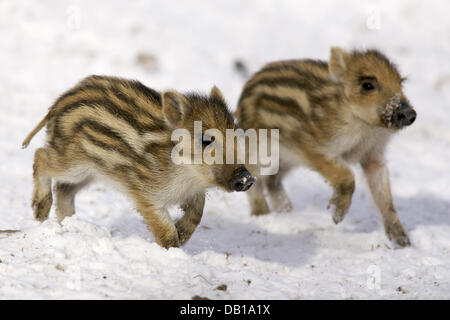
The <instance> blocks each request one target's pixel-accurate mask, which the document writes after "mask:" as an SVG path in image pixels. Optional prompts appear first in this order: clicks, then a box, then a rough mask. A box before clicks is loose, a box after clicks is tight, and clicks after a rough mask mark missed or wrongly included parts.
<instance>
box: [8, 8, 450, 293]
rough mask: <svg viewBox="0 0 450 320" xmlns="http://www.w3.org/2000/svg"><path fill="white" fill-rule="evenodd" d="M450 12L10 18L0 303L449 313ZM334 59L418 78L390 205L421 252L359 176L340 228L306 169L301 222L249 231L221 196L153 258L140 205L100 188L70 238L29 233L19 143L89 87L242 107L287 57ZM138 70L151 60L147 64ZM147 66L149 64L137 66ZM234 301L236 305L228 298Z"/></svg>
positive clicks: (41, 228)
mask: <svg viewBox="0 0 450 320" xmlns="http://www.w3.org/2000/svg"><path fill="white" fill-rule="evenodd" d="M449 9H450V4H449V2H448V1H395V2H394V1H367V2H362V1H345V2H343V1H331V0H328V1H325V0H321V1H319V0H315V1H309V2H307V1H268V0H267V1H265V0H251V1H250V0H247V1H230V0H227V1H225V0H223V1H222V0H215V1H207V0H203V1H182V0H178V1H170V2H167V1H132V2H131V1H129V2H124V1H106V0H103V1H76V0H73V1H71V2H70V4H68V3H67V2H63V1H56V0H54V1H50V0H46V1H44V0H43V1H39V4H37V3H35V2H34V1H17V0H10V1H5V0H3V1H0V39H1V47H0V58H1V60H0V65H1V72H0V137H1V138H0V150H1V153H0V155H1V157H0V160H1V166H0V177H1V181H2V188H0V201H1V202H0V205H1V208H2V209H1V210H0V230H8V229H10V230H11V229H12V230H14V229H16V230H21V232H18V233H5V232H0V298H2V299H6V298H10V299H27V298H30V299H48V298H51V299H61V298H69V299H82V298H85V299H112V298H123V299H190V298H191V297H192V296H194V295H199V296H203V297H208V298H211V299H323V298H332V299H417V298H421V299H437V298H446V299H448V298H450V255H449V249H450V215H449V212H450V166H449V163H450V120H449V118H450V114H449V110H450V109H449V103H450V60H449V57H450V20H449V19H448V12H449ZM333 45H339V46H342V47H344V48H354V47H356V48H368V47H377V48H379V49H381V50H383V51H385V52H386V54H387V55H388V56H389V57H391V58H392V59H393V60H394V61H395V62H396V63H397V64H398V65H399V67H400V70H401V71H402V72H403V74H404V75H406V76H408V77H409V81H408V82H407V83H406V94H407V95H408V97H409V99H410V100H411V101H412V103H413V105H414V106H415V108H416V110H417V113H418V118H417V121H416V123H414V125H413V126H412V127H411V128H408V129H406V130H404V131H403V132H401V133H400V134H399V135H398V136H397V137H396V138H395V139H394V140H393V141H392V143H391V144H390V147H389V150H388V163H389V168H390V172H391V183H392V189H393V190H392V191H393V195H394V202H395V205H396V208H397V211H398V212H399V216H400V219H401V220H402V222H403V224H404V226H405V228H406V229H407V231H408V232H409V235H410V238H411V242H412V247H410V248H406V249H399V250H394V249H393V247H392V245H391V244H390V242H389V241H388V240H387V238H386V237H385V235H384V231H383V228H382V226H381V221H380V218H379V216H378V213H377V211H376V210H375V209H374V206H373V205H372V201H371V198H370V194H369V193H368V191H367V187H366V185H365V182H364V179H363V177H362V174H361V171H360V169H358V168H355V172H356V176H357V191H356V193H355V195H354V198H353V204H352V207H351V209H350V212H349V214H348V215H347V217H346V219H345V220H344V221H343V222H342V223H341V224H340V225H337V226H336V225H334V223H333V222H332V219H331V214H330V212H328V211H327V210H326V205H327V203H328V200H329V198H330V196H331V189H330V188H329V187H328V186H327V184H326V183H325V182H324V181H323V179H322V178H321V177H319V176H318V175H317V174H316V173H313V172H311V171H307V170H302V169H299V170H297V171H295V172H294V173H293V174H291V175H290V176H289V177H288V179H287V180H286V181H285V184H286V187H287V188H288V193H289V195H290V197H291V199H292V201H293V204H294V208H295V210H294V212H292V213H289V214H280V213H273V214H270V215H268V216H264V217H258V218H256V217H251V216H250V215H249V208H248V203H247V199H246V196H245V194H243V193H233V194H225V193H223V192H221V191H217V190H211V192H210V193H209V195H208V198H207V204H206V209H205V213H204V218H203V220H202V222H201V225H200V226H199V228H198V229H197V231H196V232H195V233H194V235H193V237H192V239H191V240H190V242H189V243H188V244H187V245H186V246H185V247H183V248H180V249H170V250H165V249H162V248H160V247H159V246H158V245H157V244H155V242H154V240H153V236H152V235H151V233H149V232H148V231H147V229H146V227H145V225H144V223H143V220H142V219H141V217H140V216H139V214H138V213H137V212H136V211H135V210H134V209H133V205H132V203H131V202H130V201H129V200H128V199H126V198H125V197H124V196H123V195H121V194H120V193H118V192H115V191H114V190H112V189H110V188H109V187H108V186H106V185H101V184H96V185H92V186H91V187H89V188H88V189H87V190H86V191H83V192H82V193H80V195H79V196H78V198H77V203H76V205H77V214H76V215H75V216H74V217H72V218H69V219H66V220H65V221H64V222H63V223H62V225H60V224H58V223H57V222H56V217H55V214H54V211H53V209H52V212H51V216H50V219H49V220H47V221H46V222H44V223H38V222H36V221H34V220H33V218H32V211H31V208H30V197H31V190H32V162H33V153H34V150H35V149H36V148H38V147H39V146H41V145H42V144H43V141H44V136H45V133H44V130H43V131H42V132H40V133H39V134H38V135H37V136H36V137H35V139H34V140H33V141H32V143H31V145H30V146H29V147H28V149H26V150H22V149H21V148H20V145H21V142H22V140H23V138H24V137H25V136H26V135H27V134H28V132H29V131H30V130H31V129H32V128H33V127H34V126H35V125H36V124H37V123H38V122H39V121H40V119H41V118H42V117H43V116H44V114H45V113H46V110H47V108H48V107H49V106H50V105H51V103H52V102H53V100H54V99H56V97H57V96H58V95H59V94H61V93H62V92H63V91H64V90H66V89H68V88H69V87H70V86H72V85H74V84H75V83H76V82H77V81H78V80H80V79H81V78H83V77H84V76H87V75H89V74H93V73H97V74H110V75H116V76H122V77H129V78H136V79H139V80H141V81H142V82H143V83H145V84H146V85H148V86H150V87H152V88H155V89H158V90H163V89H169V88H176V89H178V90H181V91H185V90H199V91H204V92H206V91H208V90H209V89H210V88H211V87H212V86H213V84H216V85H217V86H218V87H219V88H220V89H221V90H222V91H223V93H224V94H225V96H226V97H227V99H228V101H229V103H230V105H231V106H232V108H233V109H234V108H235V105H236V102H237V99H238V97H239V94H240V90H241V89H242V86H243V84H244V79H242V78H241V77H240V76H239V75H238V74H237V73H236V72H235V71H234V70H233V68H232V66H233V62H234V59H236V58H239V59H242V60H243V61H244V62H245V63H246V64H247V65H248V67H249V69H250V71H256V70H257V69H258V68H260V67H261V66H262V65H263V64H264V63H266V62H268V61H271V60H279V59H286V58H300V57H309V58H320V59H327V57H328V54H329V49H330V47H331V46H333ZM138 56H140V59H138V58H137V57H138ZM138 60H139V61H140V62H138ZM222 284H226V285H227V290H226V291H222V290H216V288H217V286H219V285H222Z"/></svg>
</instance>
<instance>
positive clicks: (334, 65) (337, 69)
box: [328, 47, 350, 82]
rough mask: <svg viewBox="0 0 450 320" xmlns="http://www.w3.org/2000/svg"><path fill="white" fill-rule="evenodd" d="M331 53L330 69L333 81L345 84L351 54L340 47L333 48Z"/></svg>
mask: <svg viewBox="0 0 450 320" xmlns="http://www.w3.org/2000/svg"><path fill="white" fill-rule="evenodd" d="M330 53H331V55H330V62H329V64H328V69H329V71H330V76H331V79H332V80H333V81H335V82H344V81H345V72H346V71H347V65H348V62H349V60H350V54H349V53H348V52H347V51H345V50H343V49H341V48H339V47H333V48H331V52H330Z"/></svg>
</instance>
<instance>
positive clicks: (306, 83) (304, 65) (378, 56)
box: [236, 47, 416, 246]
mask: <svg viewBox="0 0 450 320" xmlns="http://www.w3.org/2000/svg"><path fill="white" fill-rule="evenodd" d="M403 82H404V78H402V76H401V75H400V73H399V71H398V69H397V67H396V66H395V65H394V64H393V63H392V62H391V61H390V60H389V59H388V58H387V57H386V56H385V55H384V54H382V53H381V52H380V51H378V50H366V51H352V52H347V51H345V50H343V49H341V48H337V47H334V48H332V49H331V56H330V59H329V61H328V62H326V61H318V60H308V59H305V60H290V61H279V62H274V63H270V64H268V65H266V66H265V67H263V69H262V70H260V71H259V72H257V73H255V74H254V75H253V76H252V77H251V79H250V80H249V81H248V82H247V83H246V85H245V87H244V89H243V92H242V94H241V96H240V99H239V104H238V109H237V111H236V117H237V118H238V120H239V122H240V125H241V126H242V127H243V128H244V129H249V128H255V129H257V128H279V130H280V131H279V133H280V170H279V172H278V174H276V175H272V176H265V177H261V179H258V181H257V182H256V184H255V186H254V187H253V188H252V189H251V190H250V191H249V193H248V196H249V200H250V205H251V210H252V214H254V215H261V214H266V213H268V212H269V211H270V210H269V205H268V203H267V202H266V199H265V196H264V192H266V193H267V194H268V196H269V199H270V204H271V206H272V209H273V210H275V211H289V210H291V209H292V205H291V202H290V200H289V199H288V197H287V196H286V193H285V190H284V189H283V186H282V179H283V177H284V176H285V175H286V174H287V173H288V172H289V171H290V170H291V169H292V168H295V167H297V166H298V165H300V164H302V165H305V166H307V167H309V168H311V169H312V170H315V171H317V172H318V173H320V174H321V175H322V176H323V177H324V178H325V179H326V180H327V181H328V182H329V184H330V185H331V186H332V188H333V190H334V194H333V196H332V198H331V200H330V203H329V205H330V206H331V207H332V208H333V220H334V222H335V223H339V222H341V221H342V219H343V218H344V216H345V214H346V213H347V212H348V210H349V207H350V204H351V201H352V195H353V191H354V189H355V179H354V176H353V173H352V171H351V170H350V168H349V166H348V164H350V163H359V164H361V166H362V168H363V170H364V173H365V176H366V178H367V181H368V184H369V187H370V190H371V193H372V196H373V199H374V201H375V203H376V205H377V207H378V209H379V211H380V212H381V216H382V220H383V224H384V228H385V231H386V234H387V236H388V237H389V239H391V240H393V241H394V242H395V243H396V244H397V245H399V246H407V245H409V244H410V241H409V239H408V236H407V234H406V232H405V230H404V228H403V226H402V225H401V223H400V220H399V218H398V216H397V213H396V211H395V209H394V206H393V203H392V196H391V188H390V185H389V175H388V169H387V168H386V164H385V157H384V154H385V149H386V145H387V143H388V141H389V139H390V137H391V136H392V135H393V134H395V133H396V132H398V131H399V130H400V129H402V128H404V127H407V126H409V125H411V124H412V123H413V122H414V121H415V119H416V112H415V110H414V109H413V108H412V106H411V103H410V102H409V100H408V98H407V97H406V96H405V94H404V93H403ZM249 170H250V172H252V173H255V174H256V173H257V170H255V169H251V168H250V167H249Z"/></svg>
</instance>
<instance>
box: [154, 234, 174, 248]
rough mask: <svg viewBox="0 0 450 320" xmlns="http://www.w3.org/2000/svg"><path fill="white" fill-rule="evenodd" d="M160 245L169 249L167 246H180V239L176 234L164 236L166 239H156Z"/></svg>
mask: <svg viewBox="0 0 450 320" xmlns="http://www.w3.org/2000/svg"><path fill="white" fill-rule="evenodd" d="M156 242H157V243H158V244H159V245H160V246H161V247H163V248H166V249H169V248H179V247H180V240H179V239H178V234H177V235H176V237H175V236H174V237H171V238H166V239H159V240H157V241H156Z"/></svg>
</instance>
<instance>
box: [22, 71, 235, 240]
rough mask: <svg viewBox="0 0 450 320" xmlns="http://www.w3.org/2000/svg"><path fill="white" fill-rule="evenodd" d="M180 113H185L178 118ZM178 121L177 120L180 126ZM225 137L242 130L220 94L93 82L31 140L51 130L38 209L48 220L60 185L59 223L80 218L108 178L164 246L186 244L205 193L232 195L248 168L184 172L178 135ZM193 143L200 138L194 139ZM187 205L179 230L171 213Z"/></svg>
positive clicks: (39, 159) (41, 152)
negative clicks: (175, 153) (198, 125)
mask: <svg viewBox="0 0 450 320" xmlns="http://www.w3.org/2000/svg"><path fill="white" fill-rule="evenodd" d="M178 113H179V114H178ZM177 114H178V118H177V119H176V121H175V120H174V119H175V118H176V116H177ZM197 120H198V121H202V123H203V128H204V129H205V130H206V129H208V128H217V129H219V130H221V131H222V132H223V133H224V135H225V130H226V129H234V128H235V123H234V119H233V117H232V115H231V114H230V113H229V111H228V109H227V106H226V103H225V101H224V99H223V96H222V94H221V93H220V91H219V90H218V89H217V88H216V87H213V89H212V90H211V93H210V95H208V96H202V95H198V94H186V95H182V94H179V93H177V92H175V91H167V92H165V93H163V94H160V93H159V92H157V91H155V90H152V89H150V88H148V87H146V86H144V85H143V84H141V83H140V82H138V81H131V80H125V79H121V78H115V77H107V76H90V77H88V78H86V79H84V80H82V81H81V82H79V83H78V84H77V85H76V86H75V87H74V88H72V89H70V90H68V91H67V92H65V93H64V94H63V95H61V96H60V97H59V98H58V99H57V100H56V102H55V103H54V104H53V106H52V107H51V108H50V109H49V112H48V114H47V115H46V116H45V117H44V119H43V120H42V121H41V122H40V123H39V124H38V126H37V127H36V128H35V129H34V130H33V131H32V132H31V133H30V134H29V135H28V136H27V138H26V139H25V141H24V143H23V146H24V147H26V146H27V145H28V144H29V142H30V141H31V139H32V137H33V136H34V135H35V134H36V133H37V132H38V131H39V130H40V129H41V128H42V127H43V126H44V125H46V126H47V143H46V146H45V147H43V148H39V149H38V150H37V151H36V153H35V160H34V167H33V168H34V173H33V177H34V191H33V200H32V207H33V211H34V216H35V218H36V219H38V220H40V221H43V220H45V219H47V217H48V215H49V210H50V207H51V205H52V199H53V198H52V191H51V185H52V181H53V183H54V194H55V196H56V212H57V215H58V220H59V221H62V220H63V219H64V218H65V217H66V216H71V215H73V214H74V212H75V207H74V197H75V195H76V193H77V192H78V191H79V190H80V189H82V188H83V187H85V186H86V185H88V184H89V183H90V182H91V181H93V180H95V179H96V178H101V179H105V180H107V181H109V182H111V183H113V184H114V185H116V186H117V187H119V188H120V189H121V190H123V191H124V192H125V193H126V194H127V195H128V196H130V197H131V199H132V200H134V202H135V204H136V208H137V210H138V211H139V212H140V213H141V214H142V216H143V217H144V219H145V222H146V223H147V225H148V227H149V229H150V230H151V231H152V232H153V234H154V236H155V238H156V241H157V242H158V244H160V245H161V246H163V247H166V248H168V247H174V246H175V247H176V246H179V245H182V244H184V243H185V242H186V241H187V240H188V239H189V238H190V237H191V235H192V233H193V232H194V230H195V228H196V226H197V225H198V224H199V222H200V219H201V217H202V213H203V207H204V203H205V189H206V188H208V187H211V186H218V187H220V188H222V189H225V190H226V191H232V188H231V186H230V180H232V179H233V177H234V174H235V171H236V170H237V169H239V168H243V166H242V165H206V164H198V165H176V164H174V163H173V162H172V160H171V151H172V148H173V147H174V144H175V143H174V142H172V141H171V133H172V130H173V129H175V128H185V129H188V130H189V131H190V132H191V133H192V130H193V122H194V121H197ZM192 136H193V133H192ZM173 204H179V205H180V206H181V208H182V209H183V210H184V212H185V214H184V216H183V217H182V218H181V219H180V220H178V221H177V222H176V223H174V222H172V220H171V219H170V217H169V215H168V212H167V208H168V207H169V206H171V205H173Z"/></svg>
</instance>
